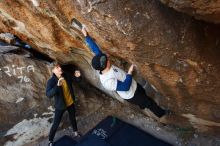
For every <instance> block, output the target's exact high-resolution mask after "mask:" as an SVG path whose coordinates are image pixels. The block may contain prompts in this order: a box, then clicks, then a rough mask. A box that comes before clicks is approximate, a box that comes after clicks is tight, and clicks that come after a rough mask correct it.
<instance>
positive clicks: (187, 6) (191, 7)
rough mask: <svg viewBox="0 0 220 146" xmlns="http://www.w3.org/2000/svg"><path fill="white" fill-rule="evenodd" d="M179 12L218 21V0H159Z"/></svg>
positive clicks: (219, 2) (219, 20)
mask: <svg viewBox="0 0 220 146" xmlns="http://www.w3.org/2000/svg"><path fill="white" fill-rule="evenodd" d="M160 1H161V2H163V3H164V4H165V5H167V6H169V7H172V8H174V9H176V10H178V11H180V12H184V13H187V14H189V15H191V16H194V17H195V18H196V19H201V20H205V21H209V22H213V23H220V8H219V6H220V1H219V0H196V1H193V0H160Z"/></svg>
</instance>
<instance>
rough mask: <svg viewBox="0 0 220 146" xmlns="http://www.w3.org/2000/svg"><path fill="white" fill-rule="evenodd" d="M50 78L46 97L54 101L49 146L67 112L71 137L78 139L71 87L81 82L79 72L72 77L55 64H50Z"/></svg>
mask: <svg viewBox="0 0 220 146" xmlns="http://www.w3.org/2000/svg"><path fill="white" fill-rule="evenodd" d="M51 69H52V73H53V75H52V77H51V78H50V79H49V80H48V82H47V87H46V96H47V97H49V98H54V100H55V106H54V107H55V115H54V120H53V124H52V127H51V129H50V133H49V146H52V145H53V139H54V136H55V133H56V131H57V128H58V127H59V124H60V121H61V118H62V116H63V113H64V112H65V111H66V110H67V111H68V113H69V119H70V121H71V125H72V128H73V136H74V137H79V133H78V130H77V123H76V117H75V96H74V90H73V87H72V83H73V81H80V80H81V73H80V71H78V70H76V71H75V73H74V76H73V75H69V74H67V73H65V72H63V71H62V69H61V66H60V64H59V63H57V62H53V63H51Z"/></svg>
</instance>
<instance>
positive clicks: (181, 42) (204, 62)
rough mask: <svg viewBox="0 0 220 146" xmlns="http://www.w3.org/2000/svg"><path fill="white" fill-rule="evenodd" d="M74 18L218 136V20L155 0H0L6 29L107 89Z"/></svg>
mask: <svg viewBox="0 0 220 146" xmlns="http://www.w3.org/2000/svg"><path fill="white" fill-rule="evenodd" d="M72 18H76V19H78V20H79V21H80V22H82V23H83V24H85V25H86V27H87V29H88V31H89V34H90V35H91V36H92V37H94V38H95V39H96V41H97V42H98V44H99V45H100V47H101V48H102V50H103V51H105V52H106V53H108V54H110V55H112V56H113V57H112V60H113V63H116V64H119V65H120V66H122V67H125V68H126V69H127V66H128V63H134V64H136V65H137V72H136V74H135V76H136V77H137V78H138V77H140V76H141V77H143V78H144V79H145V80H147V81H148V82H149V83H150V84H152V85H153V86H154V87H155V88H156V89H157V90H158V92H160V93H162V94H163V95H164V98H160V99H159V100H158V101H159V104H160V105H161V106H163V107H165V108H169V109H170V110H172V111H174V112H175V113H176V114H177V115H180V116H183V117H185V118H186V119H187V120H185V121H189V123H192V125H193V127H194V128H197V129H198V130H199V131H208V132H209V133H215V134H219V131H218V129H219V128H218V127H219V126H220V114H219V113H220V112H219V111H220V106H219V105H220V97H219V95H220V90H219V87H220V78H219V73H220V65H219V64H220V59H219V54H220V51H219V47H220V42H219V39H220V29H219V26H218V25H214V24H206V23H204V22H200V21H197V20H194V19H193V18H192V17H190V16H187V15H184V14H181V13H179V12H176V11H174V10H173V9H170V8H168V7H166V6H164V5H163V4H162V3H160V2H159V1H155V0H128V1H123V0H111V1H110V0H109V1H108V0H100V1H91V0H75V1H73V0H57V1H52V0H47V1H39V0H28V1H17V0H16V1H0V20H1V22H2V23H0V30H1V31H2V32H10V33H12V34H15V35H17V36H18V37H20V38H21V39H22V40H23V41H26V42H27V43H29V44H30V45H31V46H32V47H34V48H35V49H36V50H38V51H40V52H42V53H44V54H47V55H48V56H50V57H51V58H53V59H56V60H59V61H60V62H62V63H71V64H75V65H76V66H78V67H79V68H80V69H81V70H82V72H83V75H84V76H85V78H87V79H88V80H89V81H90V82H91V83H92V84H93V85H94V86H96V87H98V88H101V89H102V86H101V85H100V82H99V79H98V78H97V76H96V75H97V73H96V72H95V71H94V70H92V68H91V66H90V60H91V58H92V56H93V55H92V53H91V52H90V51H89V49H88V48H87V46H86V44H85V43H84V40H83V37H82V34H81V32H80V31H79V30H77V29H75V28H72V27H71V20H72ZM112 95H113V94H112ZM173 121H174V122H175V119H174V120H173ZM185 121H182V123H184V122H185ZM178 124H180V125H181V121H180V122H179V123H178Z"/></svg>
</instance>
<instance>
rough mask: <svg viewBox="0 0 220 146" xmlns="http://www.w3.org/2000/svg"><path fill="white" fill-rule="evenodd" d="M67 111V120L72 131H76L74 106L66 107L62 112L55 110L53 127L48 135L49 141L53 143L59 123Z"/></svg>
mask: <svg viewBox="0 0 220 146" xmlns="http://www.w3.org/2000/svg"><path fill="white" fill-rule="evenodd" d="M66 110H67V111H68V113H69V119H70V122H71V125H72V128H73V131H77V124H76V117H75V106H74V104H72V105H70V106H68V107H67V108H66V109H64V110H58V109H55V115H54V120H53V125H52V127H51V129H50V134H49V141H53V139H54V136H55V133H56V131H57V129H58V127H59V124H60V121H61V119H62V116H63V113H64V112H65V111H66Z"/></svg>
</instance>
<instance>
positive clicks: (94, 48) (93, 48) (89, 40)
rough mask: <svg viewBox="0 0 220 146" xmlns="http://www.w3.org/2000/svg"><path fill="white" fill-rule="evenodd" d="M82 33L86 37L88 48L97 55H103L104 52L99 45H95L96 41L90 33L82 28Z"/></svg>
mask: <svg viewBox="0 0 220 146" xmlns="http://www.w3.org/2000/svg"><path fill="white" fill-rule="evenodd" d="M82 33H83V35H84V36H85V42H86V43H87V45H88V47H89V48H90V49H91V51H92V52H93V53H95V55H99V54H102V51H101V50H100V49H99V47H98V45H97V44H96V43H95V41H94V40H93V39H92V38H91V37H90V36H89V35H88V32H87V31H86V28H85V27H83V28H82Z"/></svg>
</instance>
